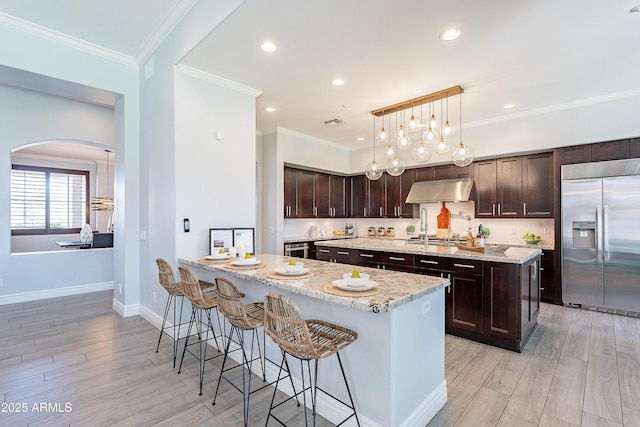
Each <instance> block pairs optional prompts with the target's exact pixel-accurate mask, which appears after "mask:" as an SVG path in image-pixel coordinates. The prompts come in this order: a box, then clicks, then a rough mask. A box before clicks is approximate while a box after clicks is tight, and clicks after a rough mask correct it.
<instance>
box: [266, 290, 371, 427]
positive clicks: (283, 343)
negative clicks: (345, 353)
mask: <svg viewBox="0 0 640 427" xmlns="http://www.w3.org/2000/svg"><path fill="white" fill-rule="evenodd" d="M264 313H265V320H264V329H265V332H266V334H267V335H268V336H269V338H271V339H272V340H273V341H274V342H275V343H276V344H277V345H278V346H279V347H280V350H281V351H282V362H281V363H280V371H279V372H278V379H277V381H276V386H275V389H274V391H273V396H272V397H271V404H270V405H269V414H268V415H267V421H266V423H265V426H266V425H267V424H268V423H269V418H273V419H275V420H276V421H277V422H279V423H280V424H281V425H285V423H283V422H282V421H281V420H280V419H278V418H277V417H276V416H275V415H274V414H273V413H272V412H273V410H274V409H276V408H277V407H279V406H280V405H282V404H284V403H285V402H287V401H289V400H291V399H293V398H295V399H296V400H297V398H298V395H299V394H302V399H303V402H304V406H305V408H306V406H307V398H306V392H307V390H310V392H311V407H312V411H313V412H312V413H313V425H314V426H315V425H316V404H317V401H318V400H317V392H318V390H320V391H322V392H323V393H324V394H326V395H327V396H330V397H331V398H333V399H334V400H336V401H338V402H340V403H342V404H343V405H344V406H346V407H347V408H349V409H351V410H352V411H353V412H352V413H351V414H350V415H349V416H348V417H346V418H345V419H344V420H342V422H340V423H339V424H337V425H342V424H344V423H345V422H346V421H347V420H348V419H350V418H351V417H355V419H356V423H357V424H358V426H359V425H360V420H359V419H358V414H357V413H356V409H355V405H354V403H353V398H352V396H351V390H350V389H349V384H348V383H347V377H346V375H345V373H344V366H343V365H342V360H341V359H340V350H342V349H344V348H345V347H346V346H348V345H349V344H351V343H352V342H354V341H355V340H356V339H357V338H358V334H357V332H355V331H352V330H350V329H347V328H343V327H342V326H338V325H335V324H333V323H328V322H325V321H322V320H316V319H310V320H305V319H304V318H303V317H302V313H301V312H300V309H299V308H298V306H297V304H296V303H295V302H294V301H293V300H292V299H291V298H289V297H287V296H285V295H282V294H278V293H276V292H267V293H266V294H265V297H264ZM287 354H289V355H291V356H293V357H295V358H296V359H298V360H300V371H301V372H302V391H299V392H296V391H295V389H294V391H293V396H290V397H289V398H287V399H285V400H284V401H282V402H280V403H278V404H276V405H274V401H275V397H276V391H277V389H278V383H279V381H280V379H281V378H280V375H281V373H282V369H283V367H284V366H285V365H286V368H287V369H286V370H287V373H288V376H289V377H291V372H290V370H289V366H288V362H287ZM333 354H335V355H336V356H337V358H338V363H339V364H340V371H341V372H342V378H343V379H344V384H345V387H346V389H347V394H348V395H349V403H347V402H344V401H343V400H341V399H339V398H337V397H335V396H333V395H331V394H330V393H328V392H327V391H325V390H323V389H322V388H320V387H318V361H319V360H320V359H325V358H327V357H329V356H331V355H333ZM311 360H313V361H314V372H313V378H312V376H311V367H310V361H311ZM305 361H306V362H307V371H308V372H309V385H308V386H307V385H306V384H305V378H304V366H303V362H305ZM304 420H305V425H309V421H308V419H307V411H306V410H305V412H304Z"/></svg>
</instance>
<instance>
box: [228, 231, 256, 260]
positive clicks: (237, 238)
mask: <svg viewBox="0 0 640 427" xmlns="http://www.w3.org/2000/svg"><path fill="white" fill-rule="evenodd" d="M241 243H244V246H245V250H246V251H247V252H249V253H251V254H255V244H256V237H255V230H254V229H253V228H234V229H233V246H235V247H236V250H237V249H238V246H239V245H240V244H241Z"/></svg>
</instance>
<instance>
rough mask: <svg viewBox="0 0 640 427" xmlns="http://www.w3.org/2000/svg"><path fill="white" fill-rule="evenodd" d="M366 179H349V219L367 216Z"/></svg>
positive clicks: (362, 176) (363, 176)
mask: <svg viewBox="0 0 640 427" xmlns="http://www.w3.org/2000/svg"><path fill="white" fill-rule="evenodd" d="M367 181H368V179H367V177H366V176H365V175H357V176H353V177H351V197H350V199H351V209H350V210H351V212H350V214H351V217H353V218H363V217H366V216H367V208H368V204H369V201H368V196H367V188H368V183H367Z"/></svg>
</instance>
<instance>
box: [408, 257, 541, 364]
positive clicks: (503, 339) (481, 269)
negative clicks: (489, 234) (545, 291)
mask: <svg viewBox="0 0 640 427" xmlns="http://www.w3.org/2000/svg"><path fill="white" fill-rule="evenodd" d="M415 271H416V273H420V274H428V275H432V276H433V275H436V276H442V277H449V280H450V282H451V285H450V287H449V288H448V289H447V291H446V293H445V332H446V333H448V334H451V335H455V336H459V337H463V338H467V339H471V340H474V341H478V342H482V343H485V344H490V345H494V346H497V347H502V348H506V349H509V350H513V351H518V352H519V351H521V350H522V347H523V346H524V344H525V343H526V341H527V339H528V338H529V336H530V334H531V332H533V328H534V327H535V325H536V321H537V318H538V314H539V312H540V289H539V287H540V282H539V281H540V258H539V257H537V258H535V259H533V260H530V261H528V262H526V263H524V264H511V263H500V262H483V261H476V260H463V259H455V258H443V257H433V256H428V255H416V256H415Z"/></svg>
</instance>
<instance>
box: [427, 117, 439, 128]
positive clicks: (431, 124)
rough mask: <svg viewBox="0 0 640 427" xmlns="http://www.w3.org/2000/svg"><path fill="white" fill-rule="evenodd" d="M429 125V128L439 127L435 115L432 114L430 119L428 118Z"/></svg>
mask: <svg viewBox="0 0 640 427" xmlns="http://www.w3.org/2000/svg"><path fill="white" fill-rule="evenodd" d="M429 127H430V128H431V129H437V128H439V127H440V122H439V121H438V119H436V115H435V114H432V115H431V119H430V120H429Z"/></svg>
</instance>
